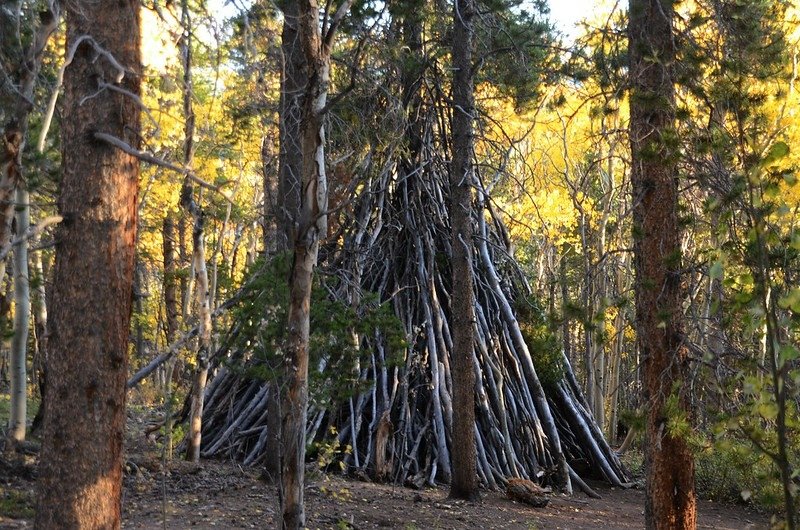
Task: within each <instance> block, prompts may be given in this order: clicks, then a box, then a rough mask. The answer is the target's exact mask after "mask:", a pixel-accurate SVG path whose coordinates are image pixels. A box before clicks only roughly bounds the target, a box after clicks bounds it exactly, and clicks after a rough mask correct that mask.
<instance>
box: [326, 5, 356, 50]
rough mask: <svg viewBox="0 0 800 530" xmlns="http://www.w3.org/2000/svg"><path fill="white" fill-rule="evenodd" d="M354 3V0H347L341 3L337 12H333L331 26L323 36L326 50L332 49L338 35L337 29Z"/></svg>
mask: <svg viewBox="0 0 800 530" xmlns="http://www.w3.org/2000/svg"><path fill="white" fill-rule="evenodd" d="M351 5H353V0H345V1H344V2H342V3H341V4H340V5H339V8H338V9H337V10H336V13H334V14H333V17H331V21H330V26H329V27H328V29H327V31H325V34H324V35H323V36H322V46H323V47H324V48H325V49H326V50H330V49H331V46H332V45H333V37H334V35H336V30H337V29H338V27H339V24H341V22H342V19H343V18H344V17H345V15H346V14H347V12H348V11H349V10H350V6H351Z"/></svg>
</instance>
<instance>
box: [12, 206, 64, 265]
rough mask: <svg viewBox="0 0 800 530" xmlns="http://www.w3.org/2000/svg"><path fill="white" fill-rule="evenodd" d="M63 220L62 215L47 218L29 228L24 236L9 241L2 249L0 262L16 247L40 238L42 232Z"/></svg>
mask: <svg viewBox="0 0 800 530" xmlns="http://www.w3.org/2000/svg"><path fill="white" fill-rule="evenodd" d="M62 220H63V218H62V217H61V216H60V215H51V216H49V217H45V218H44V219H42V220H41V221H39V222H38V223H36V224H35V225H33V226H31V227H28V229H27V230H26V231H25V233H24V234H22V235H21V236H19V237H17V238H15V239H13V240H11V241H9V242H8V243H7V244H6V245H4V246H3V248H2V249H0V261H3V260H4V259H6V256H8V255H9V254H10V253H11V250H12V249H13V248H14V247H15V246H17V245H20V244H22V243H24V242H25V241H27V240H29V239H31V238H34V237H36V236H38V235H39V234H41V233H42V231H44V229H45V228H47V227H48V226H50V225H54V224H58V223H60V222H61V221H62Z"/></svg>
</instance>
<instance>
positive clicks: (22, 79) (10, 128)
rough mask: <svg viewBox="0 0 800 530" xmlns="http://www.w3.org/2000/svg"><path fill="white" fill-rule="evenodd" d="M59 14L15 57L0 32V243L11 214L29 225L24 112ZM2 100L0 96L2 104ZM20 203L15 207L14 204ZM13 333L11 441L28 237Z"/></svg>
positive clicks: (19, 422)
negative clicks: (2, 78)
mask: <svg viewBox="0 0 800 530" xmlns="http://www.w3.org/2000/svg"><path fill="white" fill-rule="evenodd" d="M11 13H15V15H16V16H17V17H19V16H20V11H18V10H13V9H9V10H8V11H7V12H5V13H4V14H3V15H0V23H2V24H4V25H5V24H7V25H8V27H12V25H13V24H19V23H20V22H21V21H20V20H15V21H11V20H8V19H7V17H8V16H9V15H10V14H11ZM60 19H61V6H60V4H59V3H58V2H57V0H51V1H50V2H49V3H48V4H47V7H46V8H45V9H43V10H42V12H41V13H40V17H39V26H38V27H37V28H36V30H35V31H34V33H33V38H32V39H31V42H30V44H29V46H28V48H27V49H25V50H24V51H23V50H20V53H19V56H18V57H13V58H12V57H7V55H12V54H13V52H12V50H14V49H16V48H17V47H18V46H19V47H21V46H22V43H21V42H19V41H17V42H14V43H12V42H10V40H11V39H8V41H7V37H11V36H12V34H13V32H11V31H8V32H6V33H8V35H7V36H5V35H4V36H3V37H0V43H2V44H3V48H2V52H0V61H2V62H4V63H5V64H11V65H12V66H13V71H12V72H11V77H12V78H13V79H14V82H15V84H16V85H17V87H18V88H16V89H15V96H13V98H12V99H13V101H11V102H9V103H10V105H11V109H10V112H9V115H10V116H11V119H10V121H9V122H8V123H6V124H5V126H4V128H3V136H2V140H1V141H0V246H4V245H6V244H7V243H8V241H9V239H10V233H11V220H12V218H16V233H17V234H19V235H23V234H25V232H26V231H27V229H28V226H29V225H30V209H29V207H28V203H29V202H30V199H29V194H28V191H27V188H26V183H25V177H24V175H23V171H22V153H23V151H24V148H25V139H26V136H27V134H28V118H29V116H30V112H31V110H32V109H33V105H32V100H33V98H34V88H35V86H36V79H37V76H38V73H39V68H40V66H41V63H42V55H43V54H44V50H45V47H46V45H47V42H48V40H49V39H50V36H51V35H52V34H53V32H54V31H55V30H56V28H57V27H58V23H59V21H60ZM2 103H4V102H0V104H2ZM15 204H17V205H21V206H20V207H19V208H18V209H17V211H16V212H15V211H14V205H15ZM5 274H6V265H5V260H4V259H3V260H0V278H4V277H5ZM14 297H15V300H16V302H15V306H16V309H15V317H14V338H13V339H12V346H11V359H10V362H11V388H10V394H11V396H10V397H11V406H10V409H11V410H10V414H9V421H8V433H7V436H8V439H9V440H11V441H14V442H21V441H23V440H25V427H26V414H27V388H28V386H27V369H26V367H27V351H28V349H27V344H28V328H29V317H30V286H29V283H28V242H27V241H22V242H20V243H19V244H18V245H16V246H15V247H14Z"/></svg>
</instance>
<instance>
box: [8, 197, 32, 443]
mask: <svg viewBox="0 0 800 530" xmlns="http://www.w3.org/2000/svg"><path fill="white" fill-rule="evenodd" d="M15 198H16V202H17V211H16V214H15V215H14V217H15V219H16V222H17V234H20V235H21V234H24V233H25V232H26V231H27V230H28V226H29V225H30V213H29V209H28V201H29V196H28V191H27V190H25V189H22V188H19V187H18V188H17V190H16V194H15ZM30 313H31V297H30V284H29V283H28V244H27V242H25V241H23V242H22V243H20V244H19V245H17V246H16V247H15V248H14V338H13V339H11V411H10V415H9V420H8V436H9V437H10V438H12V439H13V440H15V441H18V442H21V441H24V440H25V425H26V416H27V410H28V404H27V397H28V385H27V377H28V370H27V353H28V348H27V345H28V322H29V316H30Z"/></svg>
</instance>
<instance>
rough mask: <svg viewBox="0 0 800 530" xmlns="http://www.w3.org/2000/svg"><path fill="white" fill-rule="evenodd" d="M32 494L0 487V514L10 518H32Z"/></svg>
mask: <svg viewBox="0 0 800 530" xmlns="http://www.w3.org/2000/svg"><path fill="white" fill-rule="evenodd" d="M34 505H35V503H34V499H33V495H32V494H28V493H26V492H22V491H13V490H6V489H5V488H0V514H3V515H4V516H6V517H9V518H11V519H32V518H33V516H34V515H35V514H36V512H35V511H34Z"/></svg>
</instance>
